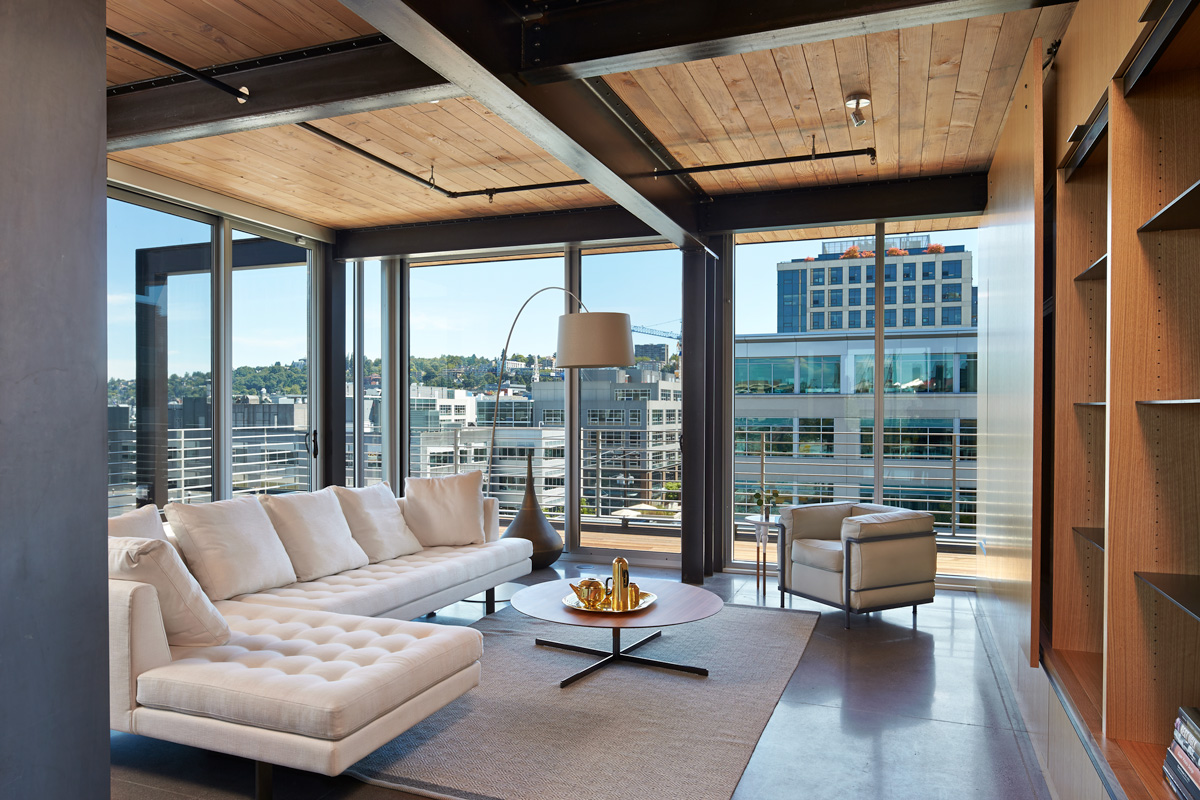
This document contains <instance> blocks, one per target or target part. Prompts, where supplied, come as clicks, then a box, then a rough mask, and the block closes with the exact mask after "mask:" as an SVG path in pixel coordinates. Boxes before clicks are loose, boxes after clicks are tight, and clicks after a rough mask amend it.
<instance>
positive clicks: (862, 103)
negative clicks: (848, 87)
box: [846, 92, 871, 128]
mask: <svg viewBox="0 0 1200 800" xmlns="http://www.w3.org/2000/svg"><path fill="white" fill-rule="evenodd" d="M869 105H871V96H870V95H868V94H867V93H866V92H855V93H854V94H852V95H848V96H847V97H846V108H849V109H851V111H850V119H851V120H853V121H854V127H856V128H860V127H862V126H863V125H866V124H867V118H866V117H864V116H863V113H862V109H864V108H866V107H867V106H869Z"/></svg>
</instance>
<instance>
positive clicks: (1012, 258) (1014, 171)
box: [978, 40, 1044, 685]
mask: <svg viewBox="0 0 1200 800" xmlns="http://www.w3.org/2000/svg"><path fill="white" fill-rule="evenodd" d="M1041 52H1042V47H1041V41H1040V40H1035V41H1034V42H1033V43H1032V44H1031V46H1030V49H1029V52H1028V54H1027V55H1026V57H1025V62H1024V66H1023V67H1022V69H1021V73H1020V75H1019V77H1018V80H1017V90H1016V92H1015V94H1014V101H1013V103H1012V108H1011V113H1010V114H1009V116H1008V120H1007V121H1006V123H1005V125H1004V128H1003V131H1002V132H1001V134H1000V138H999V142H998V144H997V147H996V155H995V158H994V160H993V162H992V168H991V170H990V172H989V173H988V205H987V209H986V211H985V212H984V214H983V217H982V218H981V221H980V229H979V256H978V263H979V345H980V347H979V360H980V365H979V366H980V384H981V386H980V390H979V396H980V398H981V403H980V409H979V540H980V543H979V562H980V566H981V570H980V572H981V577H982V580H981V581H980V583H979V587H978V590H979V592H980V604H981V608H982V609H983V611H984V617H985V619H986V620H987V621H988V624H989V625H990V626H991V630H992V633H993V635H994V637H995V639H996V642H997V645H998V647H999V648H1000V650H1001V652H1002V653H1003V654H1004V655H1005V657H1004V659H1003V661H1004V664H1005V668H1006V670H1007V671H1008V673H1009V680H1010V682H1011V683H1012V684H1014V685H1016V684H1017V682H1018V681H1017V678H1018V675H1019V672H1018V667H1019V666H1020V665H1021V664H1024V665H1028V666H1035V665H1036V664H1037V658H1038V653H1037V629H1038V625H1037V621H1038V609H1037V603H1038V598H1039V594H1040V591H1039V588H1038V584H1037V579H1036V576H1037V575H1038V571H1037V558H1038V553H1039V542H1038V534H1039V532H1038V530H1037V529H1036V525H1037V513H1036V507H1035V497H1034V487H1035V486H1037V485H1039V483H1040V477H1039V475H1038V469H1039V466H1038V463H1039V454H1038V451H1037V444H1036V443H1037V441H1038V426H1039V421H1038V419H1037V416H1036V415H1035V413H1034V412H1035V409H1036V408H1037V407H1038V406H1039V400H1038V396H1037V393H1038V391H1039V379H1038V377H1037V376H1039V375H1040V372H1041V370H1040V359H1039V358H1038V355H1037V354H1038V353H1039V352H1040V334H1041V319H1042V315H1041V291H1042V290H1041V285H1042V280H1041V270H1042V255H1041V246H1042V224H1043V213H1042V211H1043V202H1044V201H1043V197H1044V195H1043V191H1042V187H1043V185H1044V181H1043V172H1042V164H1043V158H1042V143H1043V134H1042V91H1043V89H1042V66H1041V63H1042V62H1041Z"/></svg>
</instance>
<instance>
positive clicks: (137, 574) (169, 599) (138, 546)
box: [108, 528, 229, 647]
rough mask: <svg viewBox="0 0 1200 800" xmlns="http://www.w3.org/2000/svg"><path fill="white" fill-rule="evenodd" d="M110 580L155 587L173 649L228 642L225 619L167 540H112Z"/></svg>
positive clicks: (112, 538)
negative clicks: (135, 582) (134, 582)
mask: <svg viewBox="0 0 1200 800" xmlns="http://www.w3.org/2000/svg"><path fill="white" fill-rule="evenodd" d="M159 530H161V528H160V529H159ZM108 577H109V580H115V581H137V582H138V583H148V584H150V585H151V586H153V587H154V589H155V591H156V592H157V593H158V605H159V608H160V609H161V611H162V623H163V628H164V629H165V630H166V632H167V644H169V645H171V646H172V647H209V646H217V645H223V644H225V643H226V642H228V641H229V625H227V624H226V623H225V618H224V617H222V616H221V615H220V614H219V613H218V612H217V609H216V608H214V607H213V604H212V603H210V602H209V600H208V598H207V597H205V595H204V591H203V590H202V589H201V588H200V584H198V583H196V579H195V578H194V577H192V574H191V573H190V572H188V571H187V568H186V567H185V566H183V561H181V560H180V558H179V554H178V553H176V552H175V548H174V547H173V546H171V545H170V544H169V543H167V542H166V541H164V540H162V539H146V538H130V537H117V536H113V537H109V540H108Z"/></svg>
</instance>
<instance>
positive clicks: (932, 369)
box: [731, 229, 976, 574]
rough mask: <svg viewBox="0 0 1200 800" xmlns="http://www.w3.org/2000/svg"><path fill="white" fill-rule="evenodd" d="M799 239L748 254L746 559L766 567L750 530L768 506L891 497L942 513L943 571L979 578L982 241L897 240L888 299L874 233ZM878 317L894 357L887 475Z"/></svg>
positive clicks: (741, 434)
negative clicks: (977, 264)
mask: <svg viewBox="0 0 1200 800" xmlns="http://www.w3.org/2000/svg"><path fill="white" fill-rule="evenodd" d="M798 233H800V236H798V238H797V240H796V241H790V242H773V243H765V244H744V245H739V246H738V247H737V257H736V268H735V322H734V364H733V368H734V381H733V384H734V386H733V390H734V401H733V402H734V410H733V418H734V420H733V429H734V433H733V448H734V457H733V462H734V498H733V499H734V525H733V532H734V541H733V543H732V550H731V556H732V558H731V560H732V561H733V562H735V563H737V562H751V561H752V560H753V557H754V540H753V529H752V527H751V526H750V525H749V524H748V522H747V521H746V517H747V516H748V515H751V514H756V513H758V512H759V509H760V506H759V505H758V502H759V499H760V498H762V497H764V496H765V497H766V498H767V499H768V500H772V501H774V502H775V504H776V506H777V507H778V506H782V505H789V504H800V503H815V502H828V501H835V500H853V501H868V502H869V501H870V500H871V499H872V498H873V497H877V496H878V497H882V500H883V502H885V503H889V504H894V505H899V506H904V507H909V508H917V509H922V510H929V511H931V512H933V513H934V514H935V517H936V519H937V523H936V524H937V528H938V534H939V545H940V556H939V571H940V572H942V573H948V574H972V571H973V567H972V565H971V563H970V555H969V553H967V550H968V549H973V541H974V540H973V537H974V513H973V508H974V487H975V482H974V478H975V473H974V425H975V419H976V412H975V394H974V392H975V391H976V389H975V371H976V355H975V352H976V348H975V331H974V328H973V320H974V318H975V314H974V308H975V291H974V289H973V285H972V275H973V270H972V262H971V251H972V250H973V242H974V232H973V231H942V232H938V233H936V234H931V233H922V232H914V233H906V232H901V233H897V234H894V235H893V234H889V235H888V236H887V237H886V241H885V254H886V256H885V258H884V259H883V261H884V266H883V271H882V273H881V274H880V276H879V277H880V278H881V281H880V283H882V291H879V292H878V293H877V289H878V288H879V287H878V286H877V282H876V258H875V252H874V250H875V246H876V242H875V238H874V235H873V233H871V232H870V229H867V230H866V231H865V232H864V234H865V235H859V236H846V237H839V238H824V239H803V238H801V237H802V236H803V232H798ZM876 314H879V315H881V321H882V323H883V328H884V344H885V356H884V364H883V369H882V370H881V372H882V376H881V381H882V383H881V385H880V387H878V388H879V391H880V392H881V393H882V395H883V400H884V431H883V434H882V439H883V448H884V449H883V464H882V470H881V471H880V472H879V474H877V473H876V469H875V460H874V455H875V442H876V426H875V400H876V390H877V386H876V374H877V371H876V369H875V344H876V342H875V322H876ZM770 552H771V553H772V554H773V553H774V552H775V551H774V549H773V544H772V549H770ZM772 560H773V557H772Z"/></svg>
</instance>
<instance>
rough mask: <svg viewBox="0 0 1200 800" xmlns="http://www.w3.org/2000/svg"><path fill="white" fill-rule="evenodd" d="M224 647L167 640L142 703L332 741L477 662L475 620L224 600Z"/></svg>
mask: <svg viewBox="0 0 1200 800" xmlns="http://www.w3.org/2000/svg"><path fill="white" fill-rule="evenodd" d="M222 611H223V613H224V614H225V618H226V620H228V622H229V626H230V628H231V629H232V635H231V638H230V640H229V643H228V644H226V645H224V646H220V647H205V648H195V647H189V648H172V651H171V655H172V657H173V659H174V660H173V661H172V662H171V663H170V664H167V665H164V666H161V667H155V668H153V669H150V670H147V671H146V672H143V673H142V674H141V675H140V676H139V677H138V680H137V700H138V702H139V703H140V704H141V705H144V706H147V707H150V708H158V709H164V710H168V711H180V712H183V713H185V714H192V715H196V716H202V717H211V718H213V719H218V720H223V721H226V722H234V723H238V724H242V725H249V726H252V727H255V728H267V729H270V730H277V731H284V732H286V733H295V734H299V735H302V736H312V737H315V738H319V739H329V740H338V739H344V738H345V737H346V736H348V735H350V734H351V733H353V732H355V731H356V730H358V729H359V728H361V727H363V726H364V725H367V724H368V723H370V722H372V721H374V720H375V719H377V718H378V717H380V716H382V715H384V714H386V713H388V712H389V711H391V710H392V709H394V708H396V707H397V706H399V705H401V704H402V703H404V702H406V701H408V700H409V699H411V698H413V697H416V696H417V695H419V694H420V693H421V692H423V691H425V690H426V689H428V688H430V687H431V686H433V685H435V684H437V683H438V682H440V681H442V680H444V679H446V678H447V677H449V676H451V675H453V674H455V673H457V672H459V671H461V670H463V669H466V668H467V667H469V666H471V665H472V664H474V663H475V662H476V661H478V660H479V657H480V655H481V654H482V652H483V637H482V636H481V635H480V633H479V632H478V631H476V630H474V629H472V628H465V627H455V626H450V625H432V624H427V623H421V622H403V621H399V620H392V619H371V618H367V617H355V616H347V615H342V614H327V613H324V612H319V611H303V610H299V609H287V608H272V607H269V606H263V605H251V604H247V603H236V602H226V603H223V604H222Z"/></svg>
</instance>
